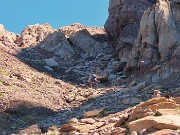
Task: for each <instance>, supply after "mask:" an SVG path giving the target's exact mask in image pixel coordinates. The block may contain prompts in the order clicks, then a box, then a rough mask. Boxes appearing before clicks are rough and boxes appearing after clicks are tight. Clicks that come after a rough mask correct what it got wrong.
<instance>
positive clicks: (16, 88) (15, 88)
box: [9, 85, 20, 91]
mask: <svg viewBox="0 0 180 135" xmlns="http://www.w3.org/2000/svg"><path fill="white" fill-rule="evenodd" d="M9 89H11V90H15V91H19V90H20V89H19V88H18V87H17V86H14V85H13V86H9Z"/></svg>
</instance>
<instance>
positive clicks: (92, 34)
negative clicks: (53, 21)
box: [60, 24, 112, 58]
mask: <svg viewBox="0 0 180 135" xmlns="http://www.w3.org/2000/svg"><path fill="white" fill-rule="evenodd" d="M60 31H62V32H63V33H65V35H66V37H67V38H68V40H69V42H70V43H72V45H74V47H76V48H78V50H79V51H81V52H84V53H85V54H86V56H88V57H94V58H95V57H96V56H97V55H98V54H100V53H104V54H111V53H112V46H111V44H110V43H108V42H107V40H108V39H107V35H106V32H105V30H104V28H98V27H86V26H84V25H81V24H73V25H71V26H66V27H63V28H60Z"/></svg>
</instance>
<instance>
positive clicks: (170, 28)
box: [0, 0, 180, 135]
mask: <svg viewBox="0 0 180 135" xmlns="http://www.w3.org/2000/svg"><path fill="white" fill-rule="evenodd" d="M179 45H180V1H179V0H157V1H155V0H110V4H109V17H108V19H107V21H106V23H105V26H104V28H103V27H101V28H100V27H87V26H84V25H82V24H79V23H75V24H72V25H70V26H65V27H61V28H59V29H57V30H56V29H53V28H52V27H51V26H50V25H49V24H48V23H46V24H35V25H29V26H28V27H27V28H25V29H24V30H23V31H22V33H21V34H20V35H17V34H15V33H12V32H8V31H7V30H6V29H5V28H4V26H3V25H0V55H1V57H0V60H1V61H0V134H2V135H9V134H19V135H22V134H37V135H38V134H46V135H52V134H55V135H121V134H122V135H125V134H131V135H136V134H140V135H147V134H148V135H162V134H175V135H176V134H177V135H178V134H180V131H179V129H180V120H179V119H180V111H179V110H180V98H179V96H180V70H179V69H180V64H179V59H180V53H179V51H180V47H179ZM92 73H95V74H96V75H97V79H98V80H99V84H98V86H93V87H92V88H90V87H89V83H88V78H89V75H90V74H92ZM160 92H161V93H160Z"/></svg>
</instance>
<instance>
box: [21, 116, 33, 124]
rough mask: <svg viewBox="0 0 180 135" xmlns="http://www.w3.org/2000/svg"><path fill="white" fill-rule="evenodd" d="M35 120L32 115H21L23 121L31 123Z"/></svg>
mask: <svg viewBox="0 0 180 135" xmlns="http://www.w3.org/2000/svg"><path fill="white" fill-rule="evenodd" d="M35 120H36V117H35V116H33V115H26V116H24V117H23V121H24V122H27V123H33V122H35Z"/></svg>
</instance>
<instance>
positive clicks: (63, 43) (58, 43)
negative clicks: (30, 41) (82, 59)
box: [39, 31, 74, 60]
mask: <svg viewBox="0 0 180 135" xmlns="http://www.w3.org/2000/svg"><path fill="white" fill-rule="evenodd" d="M39 47H40V48H41V49H43V50H46V51H48V52H52V53H53V54H54V55H55V56H57V57H58V59H60V60H67V59H70V58H71V57H72V56H73V54H74V50H73V48H72V47H71V45H70V43H69V42H68V41H67V39H66V37H65V35H64V33H62V32H60V31H55V32H54V33H52V34H51V35H49V36H48V37H46V39H45V40H44V41H43V42H41V43H40V44H39Z"/></svg>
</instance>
